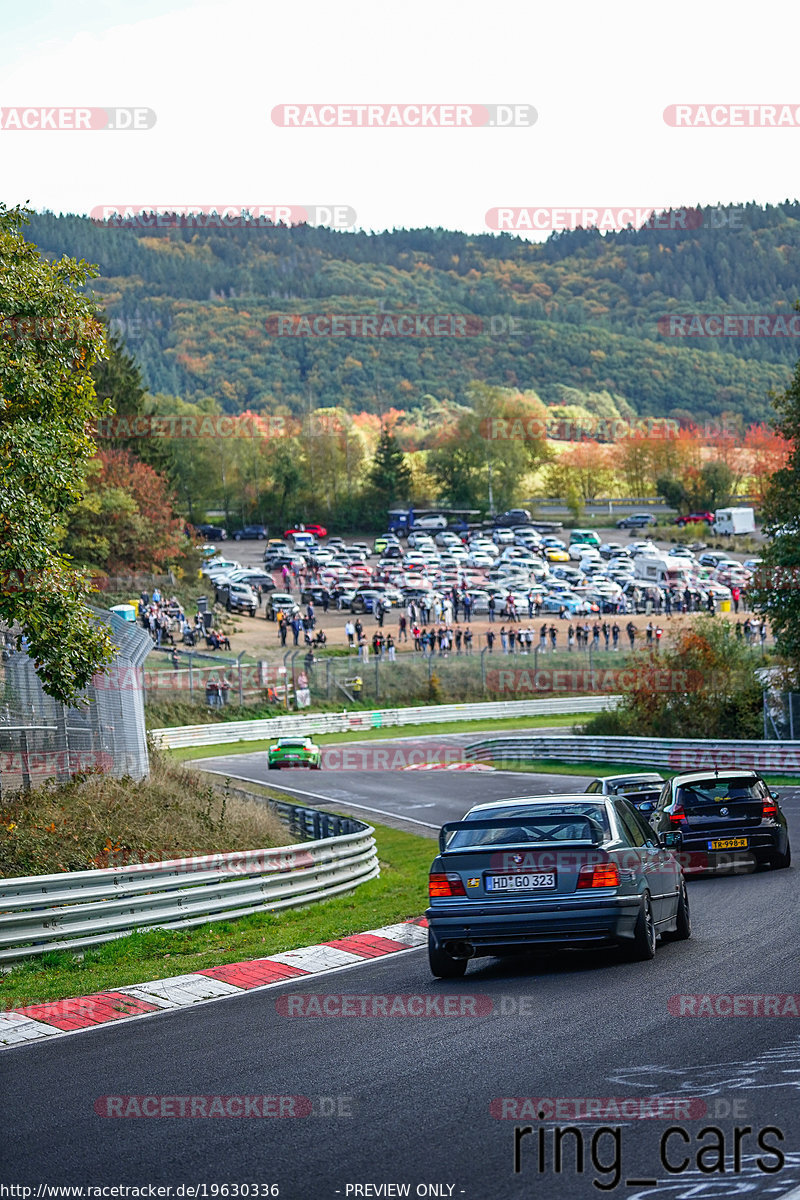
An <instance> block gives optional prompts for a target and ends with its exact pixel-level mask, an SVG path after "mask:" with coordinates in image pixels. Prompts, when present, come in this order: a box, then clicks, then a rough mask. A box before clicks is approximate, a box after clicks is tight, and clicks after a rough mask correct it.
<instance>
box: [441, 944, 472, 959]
mask: <svg viewBox="0 0 800 1200" xmlns="http://www.w3.org/2000/svg"><path fill="white" fill-rule="evenodd" d="M444 948H445V950H446V951H447V953H448V954H449V955H450V957H451V958H455V959H465V958H472V956H473V955H474V953H475V947H474V946H473V944H472V942H446V943H445V947H444Z"/></svg>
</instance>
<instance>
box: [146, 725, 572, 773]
mask: <svg viewBox="0 0 800 1200" xmlns="http://www.w3.org/2000/svg"><path fill="white" fill-rule="evenodd" d="M586 717H587V714H586V713H578V714H572V715H567V716H553V717H548V716H539V717H508V718H506V719H505V720H500V721H493V722H492V724H491V726H487V724H486V720H485V719H484V720H478V721H436V722H432V723H430V724H427V725H391V726H384V727H378V728H375V729H353V730H350V731H348V732H347V733H320V734H314V741H315V742H317V743H318V744H319V745H321V746H322V745H333V744H334V743H335V742H366V741H372V740H373V739H384V740H385V739H386V738H402V737H424V736H426V735H428V734H431V735H433V734H446V733H476V734H477V733H490V734H497V733H504V732H505V731H506V730H513V729H548V728H551V727H552V728H555V727H556V726H564V727H569V726H572V725H580V724H581V723H582V722H584V721H586ZM274 740H275V739H274V738H260V739H259V740H258V741H253V742H245V741H242V740H241V739H240V740H239V741H236V742H217V743H215V744H214V745H213V746H181V747H180V748H178V749H176V750H165V751H164V754H166V755H168V756H169V758H170V759H172V760H174V761H175V762H185V761H186V760H187V759H192V758H213V757H216V756H217V755H228V754H253V753H255V752H257V751H259V750H266V749H267V747H268V746H270V745H271V744H272V742H273V741H274Z"/></svg>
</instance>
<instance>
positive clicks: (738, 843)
mask: <svg viewBox="0 0 800 1200" xmlns="http://www.w3.org/2000/svg"><path fill="white" fill-rule="evenodd" d="M708 848H709V850H746V849H747V838H715V839H714V840H713V841H712V842H709V843H708Z"/></svg>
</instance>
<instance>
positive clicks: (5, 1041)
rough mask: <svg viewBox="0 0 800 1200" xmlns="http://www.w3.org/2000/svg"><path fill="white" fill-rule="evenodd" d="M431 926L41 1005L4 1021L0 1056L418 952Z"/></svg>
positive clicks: (413, 924)
mask: <svg viewBox="0 0 800 1200" xmlns="http://www.w3.org/2000/svg"><path fill="white" fill-rule="evenodd" d="M426 926H427V921H426V920H425V918H424V917H420V918H419V919H418V920H416V921H403V922H401V923H400V924H398V925H385V926H384V927H383V928H382V929H370V930H368V931H367V932H366V933H357V934H353V935H352V936H350V937H344V938H337V939H335V940H334V941H331V942H322V943H321V944H320V945H318V946H305V947H303V948H302V949H300V950H284V951H283V952H282V953H280V954H273V955H271V956H270V957H269V958H255V959H252V960H250V961H249V962H239V963H224V964H223V965H221V966H218V967H205V968H204V969H203V970H201V971H196V972H194V973H193V974H191V975H173V976H172V977H171V978H170V979H155V980H153V981H152V982H150V983H135V984H131V986H130V987H120V988H114V989H113V990H110V991H106V992H97V993H95V995H93V996H76V997H74V998H73V999H70V1000H53V1001H49V1002H47V1003H44V1004H26V1005H24V1006H23V1007H21V1008H14V1009H11V1010H10V1011H8V1012H5V1013H0V1049H3V1048H5V1047H8V1046H17V1045H19V1044H20V1043H22V1042H35V1041H40V1040H41V1039H44V1038H47V1039H49V1038H53V1037H59V1036H62V1035H63V1034H65V1033H73V1032H76V1031H78V1030H85V1029H94V1028H96V1027H97V1026H98V1025H107V1024H109V1022H112V1021H124V1020H126V1019H128V1018H131V1017H142V1016H146V1015H148V1014H150V1013H157V1012H159V1011H162V1010H164V1009H173V1008H187V1007H189V1006H190V1005H192V1004H201V1003H202V1004H205V1003H208V1002H209V1001H210V1000H222V999H224V998H225V997H227V996H236V995H241V994H242V993H243V992H247V991H252V990H253V989H254V988H263V987H270V986H275V985H277V984H280V983H284V982H285V981H286V980H287V979H301V978H308V977H309V976H311V975H319V974H322V973H323V972H325V971H334V970H340V969H341V968H342V967H350V966H354V965H355V964H356V963H364V962H368V961H369V960H370V959H373V958H382V957H383V956H384V955H387V954H399V953H401V952H402V951H405V950H416V949H418V948H419V947H420V946H423V945H426V944H427V940H428V934H427V929H426Z"/></svg>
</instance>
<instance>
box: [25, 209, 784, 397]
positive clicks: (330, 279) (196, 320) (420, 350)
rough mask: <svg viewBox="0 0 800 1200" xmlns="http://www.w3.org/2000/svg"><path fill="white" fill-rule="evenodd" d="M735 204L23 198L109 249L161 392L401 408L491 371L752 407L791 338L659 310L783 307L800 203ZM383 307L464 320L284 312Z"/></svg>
mask: <svg viewBox="0 0 800 1200" xmlns="http://www.w3.org/2000/svg"><path fill="white" fill-rule="evenodd" d="M732 213H733V214H734V216H735V220H734V222H733V223H721V222H712V223H705V224H703V225H701V226H700V228H697V229H695V230H691V231H688V232H684V231H681V230H677V229H676V230H675V231H660V230H656V229H648V228H645V229H640V230H638V231H635V230H627V231H625V232H622V233H617V234H608V235H601V234H599V233H597V232H595V231H586V230H576V231H574V232H566V233H561V234H556V235H553V236H551V238H550V239H549V240H548V241H547V242H546V243H544V244H539V245H535V244H531V243H529V242H526V241H523V240H521V239H519V238H517V237H514V236H511V235H509V234H483V235H478V236H473V235H466V234H462V233H455V232H451V231H448V230H445V229H417V230H394V231H391V232H388V233H381V234H367V233H351V232H337V231H333V230H330V229H326V228H312V227H310V226H295V227H294V228H287V227H283V226H275V227H267V228H251V229H231V230H219V229H205V230H197V229H183V230H181V229H153V230H133V229H112V228H108V227H105V226H101V225H97V224H94V223H93V222H92V221H91V220H90V219H89V218H87V217H77V216H55V215H53V214H51V213H42V214H34V215H32V217H31V221H30V225H29V227H28V230H27V233H26V236H27V237H28V238H29V239H30V240H31V241H33V242H35V243H36V244H37V245H38V246H39V247H40V248H41V249H42V250H43V251H44V252H46V253H47V254H48V255H51V254H68V255H71V256H74V257H76V258H83V259H86V260H88V261H89V262H92V263H97V264H98V266H99V268H100V277H99V278H98V279H96V280H94V281H93V286H94V290H95V292H96V294H97V296H98V298H99V299H100V300H101V302H102V303H103V305H104V307H105V310H106V312H107V314H108V316H109V318H113V319H115V323H116V322H119V323H120V328H121V330H122V332H123V334H124V336H125V339H126V342H127V346H128V349H129V350H130V351H131V352H132V353H135V355H136V356H137V358H138V359H139V361H140V363H141V365H142V368H143V371H144V374H145V377H146V380H147V382H148V384H149V386H150V388H151V390H152V391H154V392H165V393H169V394H173V395H178V396H182V397H183V398H184V399H186V400H194V401H196V400H198V399H200V398H202V397H204V396H212V397H214V398H215V399H216V400H218V401H219V403H220V404H221V405H222V406H223V408H224V409H225V410H226V411H228V412H239V411H243V410H245V409H251V410H255V411H259V410H264V411H273V410H275V409H280V410H283V411H286V410H289V411H292V412H299V411H306V410H307V409H308V408H309V406H312V407H323V406H332V405H343V406H344V407H346V408H350V409H351V410H353V411H361V410H366V411H372V412H379V411H383V410H385V409H388V408H390V407H395V408H399V409H406V410H410V409H414V408H416V407H418V406H420V405H421V404H423V402H425V403H427V401H423V398H424V397H429V396H435V397H436V398H437V399H439V400H455V401H457V402H463V401H464V394H465V390H466V388H467V385H468V384H469V382H470V381H471V380H474V379H480V380H484V381H486V382H487V383H492V384H499V385H502V386H510V387H519V388H521V389H526V390H528V389H533V390H535V391H537V392H538V393H539V395H540V396H541V397H542V399H543V400H545V401H546V402H548V403H554V402H557V401H558V400H559V398H560V396H561V395H562V394H563V393H562V388H563V387H564V386H567V387H571V388H578V389H581V390H583V391H587V392H603V391H605V392H609V393H611V394H612V395H614V396H618V397H622V398H624V399H625V400H627V401H628V403H629V404H630V405H632V407H633V408H634V409H635V410H636V411H637V412H638V413H640V414H641V415H654V416H677V417H681V416H683V417H687V416H691V418H692V419H694V420H702V419H705V418H707V417H715V416H718V415H719V414H720V413H722V412H730V411H735V412H738V413H740V414H741V415H742V416H743V417H744V418H745V419H746V420H748V421H756V420H763V419H765V418H766V417H768V415H769V413H770V402H769V398H768V392H769V390H770V389H780V388H783V387H785V386H786V384H787V383H788V380H789V377H790V372H791V367H792V366H793V364H794V362H795V361H796V359H797V358H798V357H799V356H800V353H799V352H800V338H798V337H752V336H751V337H728V338H724V339H722V338H718V337H692V338H681V339H679V338H675V337H671V336H666V335H665V333H664V332H662V331H660V329H659V325H658V321H659V318H662V317H664V316H665V315H666V314H670V313H680V314H683V313H697V312H703V313H721V312H734V313H744V314H750V313H784V314H787V315H789V314H791V313H792V309H793V305H794V303H795V301H796V300H797V298H798V297H800V204H798V203H789V202H786V203H784V204H780V205H775V206H768V207H767V208H761V207H759V206H757V205H747V206H744V207H742V208H737V209H734V210H732ZM715 224H716V225H719V224H721V227H714V226H715ZM380 312H383V313H386V314H391V313H404V314H407V313H417V314H423V315H430V314H462V315H465V316H467V317H469V318H470V320H468V321H467V322H466V329H467V331H468V332H467V335H466V336H422V337H418V338H413V339H411V338H408V337H365V336H341V337H319V336H278V335H277V325H276V320H275V318H276V317H277V316H280V315H285V314H307V315H312V314H320V313H322V314H332V313H339V314H348V315H352V314H361V315H365V316H366V315H369V314H376V313H380ZM270 318H272V320H270ZM512 319H513V326H512V325H511V321H512ZM283 324H284V328H285V327H286V325H287V324H288V323H287V322H284V323H283ZM475 330H482V332H479V333H476V332H475Z"/></svg>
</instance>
